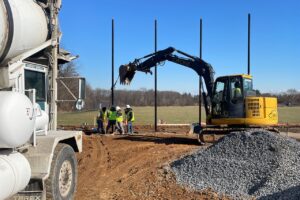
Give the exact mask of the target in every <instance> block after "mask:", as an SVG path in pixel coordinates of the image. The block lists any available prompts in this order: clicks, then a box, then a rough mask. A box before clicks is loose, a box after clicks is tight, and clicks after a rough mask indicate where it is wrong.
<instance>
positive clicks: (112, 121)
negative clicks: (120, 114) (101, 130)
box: [106, 106, 117, 133]
mask: <svg viewBox="0 0 300 200" xmlns="http://www.w3.org/2000/svg"><path fill="white" fill-rule="evenodd" d="M107 117H108V123H107V126H106V133H108V130H109V129H110V128H112V130H113V127H114V126H115V125H116V121H117V110H116V107H114V106H111V108H110V109H109V111H108V113H107ZM111 133H113V131H112V132H111Z"/></svg>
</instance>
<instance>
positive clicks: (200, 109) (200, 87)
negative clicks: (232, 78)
mask: <svg viewBox="0 0 300 200" xmlns="http://www.w3.org/2000/svg"><path fill="white" fill-rule="evenodd" d="M200 59H202V19H200ZM201 89H202V77H201V76H199V125H200V127H201V121H202V91H201Z"/></svg>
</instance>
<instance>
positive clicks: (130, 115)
mask: <svg viewBox="0 0 300 200" xmlns="http://www.w3.org/2000/svg"><path fill="white" fill-rule="evenodd" d="M125 115H126V124H127V133H128V134H133V122H134V120H135V118H134V112H133V110H132V108H131V106H130V105H127V106H126V109H125Z"/></svg>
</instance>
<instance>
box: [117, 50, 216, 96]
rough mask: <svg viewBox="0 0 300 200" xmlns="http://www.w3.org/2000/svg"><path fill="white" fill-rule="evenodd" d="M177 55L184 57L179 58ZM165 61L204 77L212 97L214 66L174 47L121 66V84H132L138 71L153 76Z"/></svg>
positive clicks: (209, 94)
mask: <svg viewBox="0 0 300 200" xmlns="http://www.w3.org/2000/svg"><path fill="white" fill-rule="evenodd" d="M175 53H178V54H180V55H181V56H184V57H179V56H177V55H176V54H175ZM164 61H171V62H174V63H177V64H179V65H182V66H185V67H188V68H191V69H193V70H194V71H195V72H196V73H197V74H198V75H199V76H202V77H203V79H204V81H205V85H206V90H207V93H208V96H209V97H210V98H211V97H212V93H213V85H214V70H213V68H212V66H211V65H210V64H208V63H207V62H205V61H204V60H202V59H200V58H198V57H195V56H191V55H189V54H187V53H184V52H182V51H179V50H176V49H175V48H173V47H169V48H167V49H164V50H161V51H158V52H156V53H152V54H149V55H146V56H144V57H142V58H139V59H135V60H134V61H133V62H131V63H129V64H126V65H121V66H120V69H119V74H120V82H121V84H130V82H131V81H132V79H133V77H134V75H135V73H136V71H141V72H145V73H150V74H152V72H151V70H150V69H151V68H152V67H155V66H157V64H159V63H161V62H164Z"/></svg>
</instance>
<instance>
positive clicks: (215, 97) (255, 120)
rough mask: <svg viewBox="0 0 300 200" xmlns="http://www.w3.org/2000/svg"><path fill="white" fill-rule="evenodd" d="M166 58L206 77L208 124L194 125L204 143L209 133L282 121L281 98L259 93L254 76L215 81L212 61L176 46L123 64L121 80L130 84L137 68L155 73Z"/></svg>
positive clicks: (216, 133)
mask: <svg viewBox="0 0 300 200" xmlns="http://www.w3.org/2000/svg"><path fill="white" fill-rule="evenodd" d="M165 61H171V62H174V63H177V64H179V65H182V66H185V67H188V68H191V69H193V70H194V71H196V73H197V74H198V75H199V76H200V77H202V78H203V79H204V82H205V86H206V92H203V93H202V97H203V100H204V107H205V112H206V125H205V126H202V125H201V124H199V125H198V126H196V127H194V133H196V134H198V140H199V142H200V143H204V142H205V141H206V139H207V138H206V137H205V136H207V135H210V136H212V135H213V136H215V135H224V134H229V133H230V132H233V131H243V130H247V129H253V128H263V129H267V130H270V131H276V129H274V128H272V126H274V125H276V124H277V123H278V110H277V98H272V97H261V96H258V95H257V92H256V90H254V89H253V81H252V76H251V75H245V74H240V75H229V76H222V77H218V78H217V79H216V80H215V78H214V74H215V72H214V69H213V67H212V66H211V65H210V64H209V63H207V62H205V61H204V60H202V59H200V58H199V57H195V56H191V55H189V54H187V53H185V52H182V51H180V50H177V49H175V48H173V47H169V48H167V49H164V50H161V51H158V52H156V53H152V54H149V55H146V56H144V57H142V58H139V59H135V60H134V61H133V62H130V63H129V64H126V65H121V66H120V68H119V75H120V82H121V84H130V82H131V81H132V79H133V78H134V75H135V73H136V71H140V72H145V73H151V74H152V72H151V70H150V69H151V68H152V67H155V66H157V65H158V64H159V63H161V62H165ZM202 91H204V90H202Z"/></svg>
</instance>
